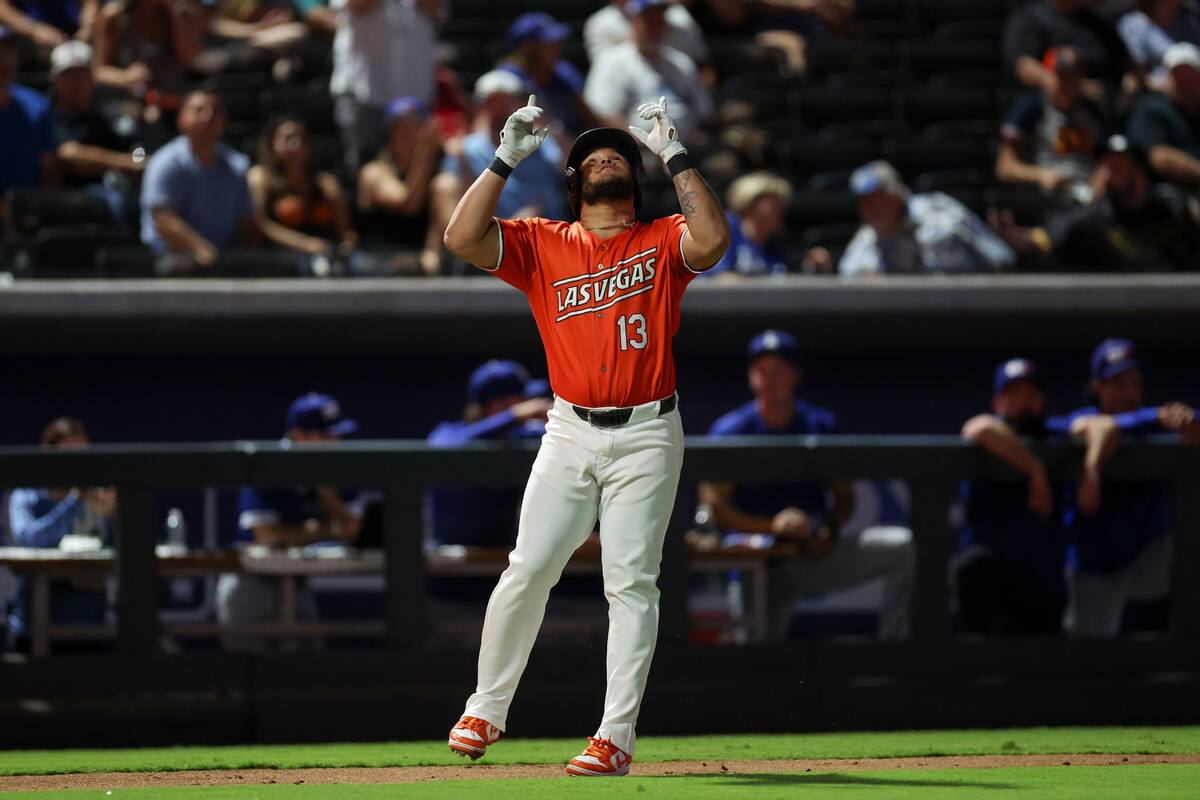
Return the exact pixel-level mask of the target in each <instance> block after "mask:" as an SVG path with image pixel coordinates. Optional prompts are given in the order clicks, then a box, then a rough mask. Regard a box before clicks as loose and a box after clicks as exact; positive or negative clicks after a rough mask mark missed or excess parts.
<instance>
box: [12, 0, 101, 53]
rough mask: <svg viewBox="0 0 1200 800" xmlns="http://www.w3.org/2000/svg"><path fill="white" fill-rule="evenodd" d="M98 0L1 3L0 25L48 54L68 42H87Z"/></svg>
mask: <svg viewBox="0 0 1200 800" xmlns="http://www.w3.org/2000/svg"><path fill="white" fill-rule="evenodd" d="M99 8H100V0H80V2H54V0H0V25H4V26H5V27H7V28H8V29H9V30H11V31H12V32H13V33H14V34H16V35H17V36H24V37H25V38H27V39H29V40H30V41H32V42H33V43H34V44H36V45H38V47H39V48H44V50H45V51H49V50H50V49H51V48H53V47H57V46H58V45H60V44H62V43H63V42H66V41H68V40H69V39H72V38H75V39H79V40H80V41H85V42H86V41H87V40H88V39H90V38H91V35H92V25H93V23H94V21H95V18H96V12H97V11H98V10H99Z"/></svg>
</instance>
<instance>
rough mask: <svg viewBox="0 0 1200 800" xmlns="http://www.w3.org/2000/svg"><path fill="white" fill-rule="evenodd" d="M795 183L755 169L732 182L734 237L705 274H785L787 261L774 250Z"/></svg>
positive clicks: (730, 214) (730, 205)
mask: <svg viewBox="0 0 1200 800" xmlns="http://www.w3.org/2000/svg"><path fill="white" fill-rule="evenodd" d="M791 201H792V185H791V184H790V183H788V181H787V179H785V178H783V177H780V176H779V175H776V174H774V173H772V172H752V173H750V174H749V175H743V176H742V177H740V178H738V179H737V180H735V181H734V182H733V184H732V185H730V187H729V191H728V192H727V194H726V195H725V205H726V206H727V207H728V208H729V211H727V212H726V216H728V217H729V227H730V230H732V231H733V238H732V239H731V240H730V242H729V249H728V250H726V251H725V255H724V256H722V257H721V260H720V261H718V262H717V263H716V265H715V266H713V267H712V268H710V269H709V270H708V271H707V272H704V273H702V274H703V275H712V274H717V275H720V274H722V273H727V274H731V275H783V274H785V273H786V272H787V271H788V269H787V264H786V263H785V262H784V260H783V257H782V256H781V255H780V254H779V253H778V252H777V251H776V250H775V247H774V244H775V241H774V240H775V238H776V236H777V235H778V234H779V233H780V232H781V231H782V230H783V225H784V217H785V215H786V214H787V209H788V204H790V203H791Z"/></svg>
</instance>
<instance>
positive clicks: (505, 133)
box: [442, 95, 548, 268]
mask: <svg viewBox="0 0 1200 800" xmlns="http://www.w3.org/2000/svg"><path fill="white" fill-rule="evenodd" d="M536 102H537V98H536V97H534V95H529V103H528V105H526V106H524V107H523V108H518V109H517V110H516V111H514V112H513V113H512V116H510V117H509V118H508V121H507V122H505V123H504V130H502V131H501V132H500V146H499V147H497V148H496V157H495V158H494V159H493V160H492V163H491V164H490V165H489V166H488V168H487V169H485V170H484V171H483V173H482V174H480V176H479V177H478V178H476V179H475V182H474V183H472V184H471V186H470V187H469V188H468V189H467V191H466V193H465V194H463V196H462V199H461V200H459V201H458V205H457V206H456V207H455V208H454V214H453V215H451V217H450V223H449V224H448V225H447V226H446V232H445V234H443V236H442V240H443V241H444V242H445V243H446V249H447V250H449V251H450V252H451V253H454V255H456V256H458V257H459V258H461V259H463V260H464V261H469V262H470V263H472V264H476V265H478V266H481V267H489V268H490V267H494V266H496V262H497V261H498V260H499V258H500V238H499V235H498V234H497V233H496V232H495V231H493V230H492V229H493V227H494V223H493V221H492V216H493V215H494V214H495V213H496V203H497V202H499V200H500V192H501V191H503V189H504V182H505V180H507V179H508V176H509V174H510V173H512V171H513V168H514V167H516V166H517V164H519V163H520V162H521V159H523V158H525V157H526V156H528V155H529V154H530V153H532V152H533V151H534V150H537V149H538V146H539V145H541V143H542V140H543V139H545V138H546V131H547V130H548V129H547V128H542V129H541V130H540V131H536V132H535V131H534V130H533V123H534V122H536V121H537V120H538V118H539V117H541V116H542V109H540V108H538V107H537V106H536V105H535V103H536Z"/></svg>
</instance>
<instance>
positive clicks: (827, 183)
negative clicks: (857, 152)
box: [805, 169, 854, 192]
mask: <svg viewBox="0 0 1200 800" xmlns="http://www.w3.org/2000/svg"><path fill="white" fill-rule="evenodd" d="M853 171H854V170H852V169H828V170H822V171H821V172H815V173H813V174H812V175H809V176H808V180H807V181H806V182H805V186H806V187H807V188H808V190H809V191H812V192H844V191H848V190H849V187H850V173H851V172H853Z"/></svg>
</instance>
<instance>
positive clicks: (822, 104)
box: [790, 88, 893, 128]
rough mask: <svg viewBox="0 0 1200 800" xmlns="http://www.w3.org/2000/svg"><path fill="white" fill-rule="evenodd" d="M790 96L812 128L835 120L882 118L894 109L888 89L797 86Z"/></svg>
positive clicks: (889, 114) (848, 120) (890, 113)
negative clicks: (843, 89) (835, 89)
mask: <svg viewBox="0 0 1200 800" xmlns="http://www.w3.org/2000/svg"><path fill="white" fill-rule="evenodd" d="M790 100H791V103H792V105H793V106H794V107H795V108H796V109H797V110H798V111H799V112H800V116H801V118H802V119H803V120H804V122H805V123H806V124H807V125H808V126H809V127H813V128H815V127H819V126H822V125H828V124H829V123H832V122H850V121H856V120H870V119H880V118H883V117H889V116H891V115H892V113H893V110H892V93H891V92H889V91H888V90H886V89H851V90H846V91H831V90H828V89H823V88H818V89H798V90H796V91H794V92H792V95H791V98H790Z"/></svg>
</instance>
